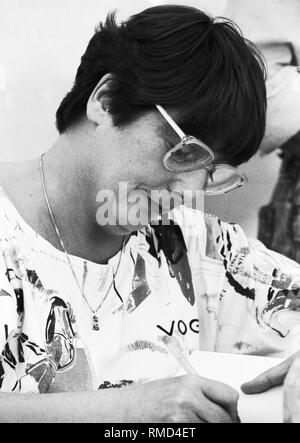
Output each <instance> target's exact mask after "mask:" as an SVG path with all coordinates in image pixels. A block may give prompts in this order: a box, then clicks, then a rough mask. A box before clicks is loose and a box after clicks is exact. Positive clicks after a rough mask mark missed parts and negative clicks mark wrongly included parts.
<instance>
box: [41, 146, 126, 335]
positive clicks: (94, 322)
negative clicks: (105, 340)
mask: <svg viewBox="0 0 300 443" xmlns="http://www.w3.org/2000/svg"><path fill="white" fill-rule="evenodd" d="M43 157H44V154H42V155H41V156H40V174H41V181H42V188H43V193H44V197H45V201H46V204H47V207H48V211H49V215H50V218H51V221H52V224H53V227H54V229H55V232H56V235H57V238H58V240H59V242H60V244H61V247H62V249H63V251H64V254H65V256H66V259H67V262H68V264H69V267H70V269H71V271H72V274H73V277H74V280H75V281H76V284H77V286H78V289H79V291H80V293H81V295H82V297H83V299H84V300H85V302H86V304H87V306H88V308H89V309H90V311H91V313H92V329H93V331H99V330H100V326H99V316H98V311H99V310H100V309H101V307H102V305H103V303H104V302H105V300H106V299H107V297H108V294H109V292H110V290H111V288H112V285H113V283H114V281H115V277H116V275H117V272H118V270H119V267H120V263H121V258H122V255H123V251H124V245H125V236H124V237H123V241H122V248H121V251H120V257H119V262H118V265H117V268H116V271H115V272H113V279H112V281H111V284H110V285H109V288H108V290H107V292H106V295H105V297H104V299H103V300H102V301H101V303H100V305H99V306H98V307H97V308H96V309H93V308H92V307H91V305H90V303H89V301H88V299H87V297H86V296H85V294H84V292H83V290H82V288H81V286H80V284H79V281H78V279H77V276H76V273H75V271H74V268H73V265H72V262H71V259H70V257H69V254H68V253H67V251H66V248H65V245H64V242H63V240H62V238H61V236H60V233H59V230H58V227H57V224H56V221H55V218H54V215H53V211H52V208H51V205H50V201H49V198H48V194H47V190H46V184H45V174H44V162H43Z"/></svg>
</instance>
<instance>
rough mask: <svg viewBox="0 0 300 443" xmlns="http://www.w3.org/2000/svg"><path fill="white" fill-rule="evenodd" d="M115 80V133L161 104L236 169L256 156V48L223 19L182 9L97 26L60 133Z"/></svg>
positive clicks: (259, 65)
mask: <svg viewBox="0 0 300 443" xmlns="http://www.w3.org/2000/svg"><path fill="white" fill-rule="evenodd" d="M107 73H111V74H112V75H113V81H112V85H111V89H110V94H109V95H110V106H109V109H110V113H111V114H112V117H113V122H114V125H115V126H125V125H127V124H129V123H131V122H133V121H134V120H135V119H136V118H137V117H138V116H140V115H141V114H142V113H144V112H145V111H149V110H151V109H153V106H154V105H155V104H160V105H162V106H165V107H167V108H168V109H172V108H173V109H174V110H175V109H176V110H178V111H179V114H178V116H177V123H178V124H179V125H181V126H182V129H183V130H184V131H185V132H186V133H188V134H191V135H194V136H195V137H198V138H200V139H201V140H203V141H204V142H205V143H206V144H208V145H210V146H211V147H212V149H214V148H215V149H216V147H215V146H214V144H215V142H216V140H218V144H219V143H220V142H221V145H220V147H219V148H218V150H220V154H221V157H222V158H223V159H224V161H226V162H228V163H230V164H232V165H235V166H236V165H239V164H241V163H243V162H245V161H247V160H249V158H251V157H252V156H253V155H254V154H255V152H256V151H257V149H258V147H259V145H260V143H261V140H262V137H263V135H264V132H265V118H266V90H265V67H264V63H263V61H262V57H261V55H260V53H259V51H258V50H257V48H256V47H255V46H254V45H253V44H252V43H251V42H249V41H248V40H246V39H245V38H244V37H243V36H242V34H241V32H240V30H239V29H238V28H237V27H236V26H235V25H234V24H233V23H232V22H231V21H230V20H228V19H224V18H215V19H213V18H211V17H209V16H208V15H206V14H205V13H204V12H202V11H200V10H198V9H196V8H191V7H185V6H170V5H168V6H157V7H153V8H149V9H146V10H145V11H143V12H141V13H139V14H136V15H134V16H132V17H131V18H129V19H128V20H127V21H126V22H124V23H122V24H120V25H117V23H116V20H115V13H111V14H109V15H108V16H107V19H106V21H105V23H100V25H99V27H98V28H97V29H96V32H95V34H94V36H93V37H92V39H91V41H90V42H89V45H88V47H87V50H86V52H85V54H84V55H83V56H82V58H81V64H80V66H79V68H78V71H77V74H76V78H75V82H74V85H73V87H72V90H71V91H70V92H69V93H68V94H67V95H66V96H65V98H64V99H63V101H62V103H61V104H60V106H59V108H58V110H57V114H56V119H57V120H56V122H57V128H58V131H59V132H60V133H63V132H64V131H66V130H67V129H68V128H69V127H71V126H72V125H73V124H74V123H75V122H76V121H78V120H79V119H80V118H81V117H83V116H84V114H85V112H86V105H87V101H88V99H89V97H90V95H91V93H92V92H93V90H94V88H95V86H96V85H97V83H98V82H99V80H100V79H101V77H102V76H103V75H105V74H107Z"/></svg>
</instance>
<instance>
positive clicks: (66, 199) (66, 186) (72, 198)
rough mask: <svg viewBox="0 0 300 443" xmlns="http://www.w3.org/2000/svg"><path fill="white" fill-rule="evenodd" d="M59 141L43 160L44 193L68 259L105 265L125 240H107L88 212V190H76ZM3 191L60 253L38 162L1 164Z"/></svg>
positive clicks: (72, 169)
mask: <svg viewBox="0 0 300 443" xmlns="http://www.w3.org/2000/svg"><path fill="white" fill-rule="evenodd" d="M63 143H65V140H60V141H59V142H58V143H56V145H54V146H53V147H52V148H51V149H50V150H49V151H48V152H47V153H46V154H45V157H44V177H45V188H46V193H47V195H48V199H49V203H50V205H51V209H52V211H53V215H54V218H55V222H56V225H57V228H58V231H59V235H60V237H61V238H62V240H63V243H64V245H65V248H66V251H67V252H68V254H71V255H77V256H79V257H82V258H84V259H87V260H90V261H93V262H96V263H107V261H108V260H109V259H110V258H111V257H112V256H114V255H115V254H116V253H117V252H118V251H119V250H120V249H121V247H122V242H123V237H122V236H120V235H109V234H108V233H107V232H105V231H103V230H102V229H101V228H100V226H99V225H97V223H96V218H95V220H93V216H92V215H91V214H89V211H88V209H87V208H86V207H85V204H86V202H87V198H86V195H82V192H83V189H84V186H79V185H78V179H77V177H78V176H81V174H80V173H79V171H78V174H76V164H75V163H76V162H75V161H74V159H72V158H70V157H69V158H66V155H67V153H66V151H67V147H66V146H62V144H63ZM0 177H1V181H0V185H1V186H2V187H3V189H4V191H5V192H6V194H7V195H8V197H9V198H10V200H11V201H12V203H13V204H14V206H15V207H16V209H17V210H18V212H19V213H20V215H21V216H22V217H23V219H24V220H25V221H26V222H27V223H28V224H29V225H30V226H31V227H32V229H34V230H35V231H36V232H37V233H38V234H39V235H41V236H42V237H44V238H45V239H46V240H47V241H49V242H50V243H51V244H52V245H53V246H54V247H56V248H57V249H59V250H62V246H61V243H60V241H59V238H58V236H57V234H56V231H55V229H54V226H53V223H52V220H51V217H50V214H49V211H48V208H47V204H46V201H45V196H44V192H43V188H42V181H41V171H40V159H34V160H31V161H28V162H21V163H3V164H0Z"/></svg>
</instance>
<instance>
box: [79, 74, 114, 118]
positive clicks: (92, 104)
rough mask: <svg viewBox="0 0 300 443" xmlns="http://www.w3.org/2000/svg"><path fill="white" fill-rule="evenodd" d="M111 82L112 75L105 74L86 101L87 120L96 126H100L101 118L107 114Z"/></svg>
mask: <svg viewBox="0 0 300 443" xmlns="http://www.w3.org/2000/svg"><path fill="white" fill-rule="evenodd" d="M112 81H113V75H112V74H105V75H104V76H103V77H102V78H101V80H100V81H99V83H98V84H97V86H96V87H95V88H94V90H93V92H92V94H91V95H90V97H89V99H88V102H87V106H86V116H87V119H88V120H90V121H91V122H93V123H96V124H97V125H99V124H100V122H101V120H102V118H103V116H104V115H107V114H108V111H109V104H110V100H111V99H110V96H109V91H110V89H111V84H112Z"/></svg>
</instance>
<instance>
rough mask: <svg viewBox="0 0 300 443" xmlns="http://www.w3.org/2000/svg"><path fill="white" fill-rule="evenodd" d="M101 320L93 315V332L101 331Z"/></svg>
mask: <svg viewBox="0 0 300 443" xmlns="http://www.w3.org/2000/svg"><path fill="white" fill-rule="evenodd" d="M99 330H100V328H99V318H98V317H97V315H93V331H99Z"/></svg>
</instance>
